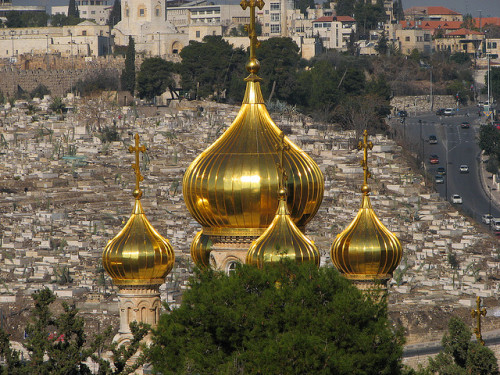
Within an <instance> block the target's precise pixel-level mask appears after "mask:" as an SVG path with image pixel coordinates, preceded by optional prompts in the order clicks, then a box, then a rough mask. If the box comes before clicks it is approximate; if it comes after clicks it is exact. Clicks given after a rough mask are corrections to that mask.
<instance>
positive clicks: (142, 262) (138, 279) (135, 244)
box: [102, 199, 175, 285]
mask: <svg viewBox="0 0 500 375" xmlns="http://www.w3.org/2000/svg"><path fill="white" fill-rule="evenodd" d="M174 260H175V256H174V249H173V248H172V245H171V244H170V242H169V241H168V240H167V239H166V238H163V237H162V236H161V235H160V234H159V233H158V232H157V231H156V230H155V229H154V228H153V226H152V225H151V224H150V222H149V221H148V219H147V218H146V215H145V214H144V210H143V208H142V204H141V201H140V200H139V199H136V201H135V204H134V211H133V212H132V216H131V217H130V219H129V220H128V222H127V224H125V227H123V229H122V230H121V231H120V233H118V234H117V235H116V237H115V238H113V239H112V240H111V241H109V242H108V244H107V245H106V247H105V248H104V252H103V254H102V264H103V266H104V269H105V270H106V272H107V273H108V274H109V275H110V276H111V278H112V279H113V282H114V283H115V284H116V285H151V284H163V283H164V282H165V277H166V276H167V275H168V273H169V272H170V271H171V270H172V267H173V266H174Z"/></svg>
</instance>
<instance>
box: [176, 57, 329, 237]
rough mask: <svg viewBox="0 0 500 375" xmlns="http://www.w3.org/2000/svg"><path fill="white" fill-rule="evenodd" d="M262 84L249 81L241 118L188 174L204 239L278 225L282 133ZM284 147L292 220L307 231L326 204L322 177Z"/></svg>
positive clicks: (188, 194)
mask: <svg viewBox="0 0 500 375" xmlns="http://www.w3.org/2000/svg"><path fill="white" fill-rule="evenodd" d="M247 65H248V64H247ZM250 68H252V69H255V67H254V66H252V65H250ZM259 80H260V79H259V78H258V77H256V76H255V75H254V74H251V76H250V77H249V78H247V87H246V92H245V97H244V99H243V104H242V106H241V109H240V111H239V113H238V115H237V117H236V119H235V120H234V122H233V123H232V125H231V126H230V127H229V128H228V129H227V130H226V131H225V132H224V134H223V135H222V136H221V137H220V138H219V139H218V140H217V141H216V142H215V143H214V144H212V145H211V146H210V147H209V148H208V149H207V150H205V151H204V152H202V153H201V154H200V155H199V156H198V157H197V158H196V159H195V160H194V161H193V162H192V163H191V165H190V166H189V168H188V169H187V170H186V173H185V175H184V180H183V195H184V201H185V202H186V205H187V208H188V210H189V212H190V213H191V215H192V216H193V217H194V219H195V220H196V221H198V223H200V224H201V225H202V226H203V231H204V233H205V234H214V235H233V234H236V235H237V234H243V233H244V234H246V235H257V236H258V235H260V234H262V232H263V231H264V229H265V228H267V227H268V226H269V224H270V223H271V222H272V221H273V218H274V214H275V212H276V209H277V206H278V199H277V197H276V191H277V190H278V174H277V171H276V163H277V161H278V160H277V155H276V151H275V145H276V144H277V143H278V142H279V134H280V133H281V130H280V129H279V128H278V127H277V126H276V125H275V123H274V122H273V120H272V119H271V117H270V116H269V113H268V112H267V109H266V106H265V104H264V99H263V97H262V93H261V89H260V82H259ZM285 143H286V144H287V146H288V150H287V152H286V153H285V156H284V167H285V169H286V171H287V174H288V176H289V179H288V184H287V189H288V191H289V195H288V200H287V203H288V207H289V209H290V216H291V218H292V220H293V221H294V222H295V224H296V225H297V226H298V227H301V228H303V227H304V226H305V225H306V224H307V223H308V222H309V221H310V220H311V219H312V217H313V216H314V215H315V214H316V212H317V211H318V208H319V206H320V204H321V201H322V199H323V190H324V179H323V174H322V173H321V171H320V169H319V168H318V166H317V164H316V163H315V162H314V161H313V160H312V159H311V157H309V156H308V155H307V154H306V153H305V152H304V151H302V150H301V149H300V148H299V147H297V146H296V145H295V144H293V143H292V142H291V141H290V140H289V139H287V138H286V139H285Z"/></svg>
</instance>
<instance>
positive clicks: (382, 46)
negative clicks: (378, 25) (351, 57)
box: [375, 31, 389, 56]
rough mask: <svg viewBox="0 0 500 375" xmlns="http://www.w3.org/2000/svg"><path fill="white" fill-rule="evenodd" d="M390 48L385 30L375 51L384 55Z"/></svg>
mask: <svg viewBox="0 0 500 375" xmlns="http://www.w3.org/2000/svg"><path fill="white" fill-rule="evenodd" d="M388 50H389V44H388V39H387V35H386V34H385V31H384V32H383V33H382V35H381V36H380V39H379V40H378V43H377V46H376V47H375V51H377V52H378V53H379V55H383V56H384V55H387V51H388Z"/></svg>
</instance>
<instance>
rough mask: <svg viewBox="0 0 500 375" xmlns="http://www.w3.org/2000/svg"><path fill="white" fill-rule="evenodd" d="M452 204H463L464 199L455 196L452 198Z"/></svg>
mask: <svg viewBox="0 0 500 375" xmlns="http://www.w3.org/2000/svg"><path fill="white" fill-rule="evenodd" d="M451 203H453V204H462V203H463V201H462V197H461V196H460V195H458V194H453V195H452V196H451Z"/></svg>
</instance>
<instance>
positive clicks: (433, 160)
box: [429, 154, 439, 164]
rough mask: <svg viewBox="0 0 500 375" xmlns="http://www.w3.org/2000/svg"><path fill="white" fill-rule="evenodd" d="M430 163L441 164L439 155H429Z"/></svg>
mask: <svg viewBox="0 0 500 375" xmlns="http://www.w3.org/2000/svg"><path fill="white" fill-rule="evenodd" d="M429 163H431V164H439V156H437V155H435V154H433V155H431V156H430V157H429Z"/></svg>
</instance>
